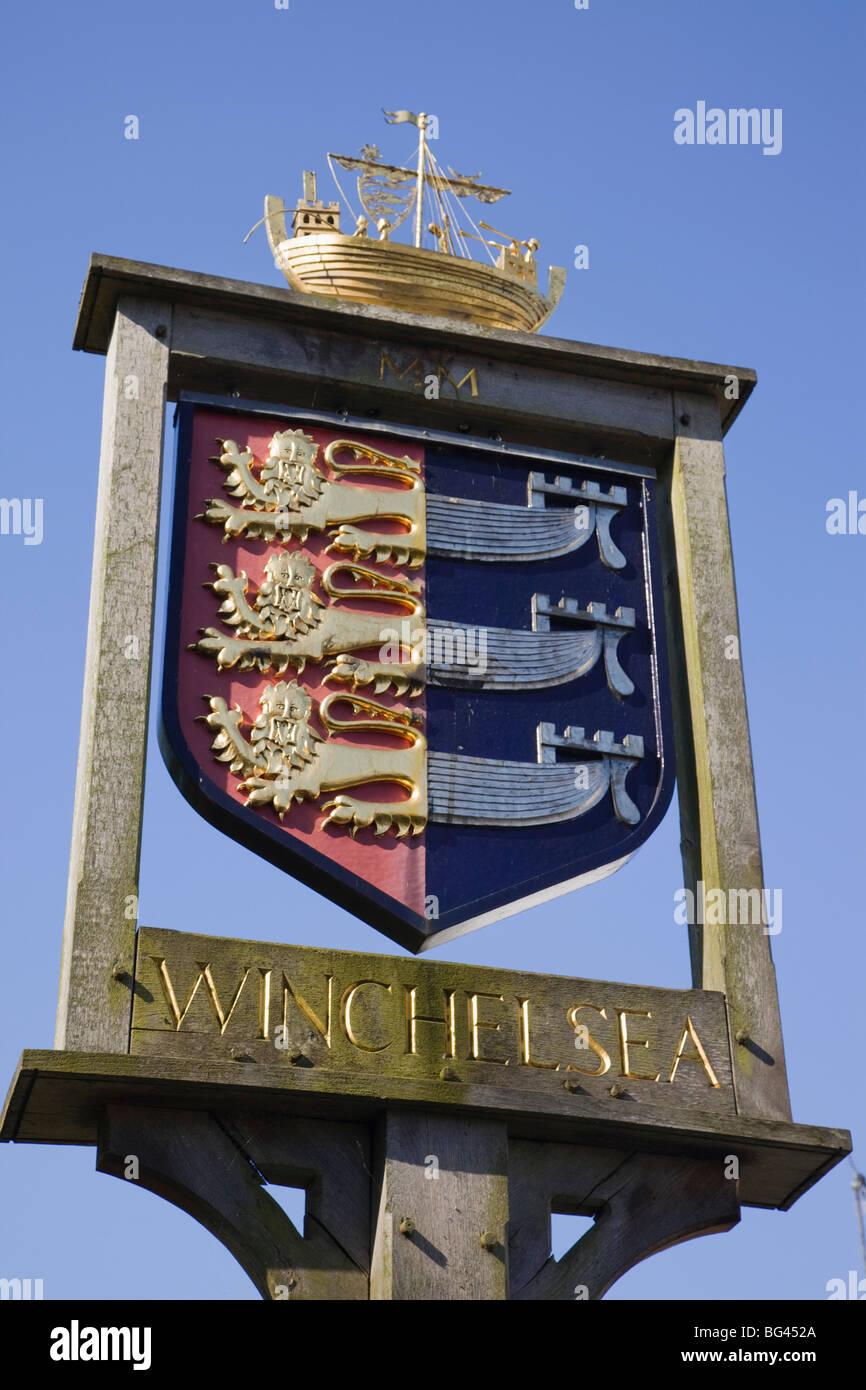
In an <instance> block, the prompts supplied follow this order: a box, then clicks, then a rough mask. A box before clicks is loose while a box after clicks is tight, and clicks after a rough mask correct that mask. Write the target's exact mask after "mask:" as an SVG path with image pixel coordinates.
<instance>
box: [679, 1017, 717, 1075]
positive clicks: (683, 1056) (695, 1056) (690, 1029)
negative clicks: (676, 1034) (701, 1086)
mask: <svg viewBox="0 0 866 1390" xmlns="http://www.w3.org/2000/svg"><path fill="white" fill-rule="evenodd" d="M689 1038H691V1040H692V1042H693V1043H694V1045H695V1051H694V1052H683V1047H684V1046H685V1043H686V1041H687V1039H689ZM680 1062H700V1064H701V1066H702V1067H703V1069H704V1071H705V1072H706V1073H707V1076H708V1077H709V1080H710V1085H711V1086H716V1087H718V1086H719V1082H718V1081H717V1079H716V1073H715V1072H714V1071H713V1069H712V1067H711V1066H710V1059H709V1057H708V1056H707V1054H706V1052H705V1051H704V1045H703V1043H702V1042H701V1040H700V1038H699V1037H698V1032H697V1029H696V1028H695V1025H694V1024H693V1023H692V1020H691V1019H690V1018H689V1017H686V1026H685V1028H684V1029H683V1035H682V1037H681V1038H680V1041H679V1044H678V1046H677V1055H676V1056H675V1057H674V1064H673V1066H672V1067H671V1074H670V1076H669V1077H668V1081H670V1083H671V1085H673V1080H674V1077H675V1076H676V1074H677V1067H678V1066H679V1064H680Z"/></svg>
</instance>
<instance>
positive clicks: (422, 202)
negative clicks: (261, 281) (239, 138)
mask: <svg viewBox="0 0 866 1390" xmlns="http://www.w3.org/2000/svg"><path fill="white" fill-rule="evenodd" d="M385 118H386V120H387V121H388V123H389V124H390V125H397V124H402V123H405V122H408V123H411V124H413V125H415V126H417V128H418V135H419V140H418V151H417V165H416V166H415V167H414V168H404V167H401V166H400V165H393V164H386V163H385V162H384V161H383V159H382V158H381V156H380V153H379V148H378V146H376V145H365V146H364V147H363V148H362V150H361V153H360V156H349V155H338V154H329V155H328V165H329V167H330V170H331V173H332V175H333V177H334V181H335V183H336V186H337V190H338V192H339V193H340V194H341V196H342V197H343V201H344V202H345V203H346V205H347V208H349V209H350V210H351V203H350V200H349V199H348V198H347V197H346V195H345V193H343V190H342V188H341V187H340V183H339V178H338V175H337V172H336V169H335V165H336V166H337V167H339V168H340V169H342V170H344V171H347V172H351V173H355V174H357V192H358V199H359V201H360V205H361V207H362V209H363V212H361V213H357V214H356V213H354V212H352V213H351V215H352V216H353V217H354V221H355V226H354V230H352V231H350V232H349V231H344V230H341V226H340V219H341V207H340V203H339V202H328V203H325V202H321V201H319V199H318V198H317V191H316V175H315V174H314V173H310V172H307V173H305V174H304V185H303V197H302V198H301V199H300V200H299V201H298V204H297V206H296V207H295V209H294V211H293V212H292V223H291V233H290V232H289V230H288V227H287V225H286V212H287V210H286V207H285V204H284V202H283V200H282V198H277V197H274V196H272V195H269V196H268V197H267V198H266V199H265V215H264V218H263V219H262V221H263V222H264V224H265V226H266V228H267V233H268V239H269V241H270V245H271V250H272V251H273V255H274V260H275V262H276V264H277V266H278V267H279V269H280V270H281V271H282V272H283V274H284V275H285V277H286V279H287V280H288V282H289V284H290V285H291V287H292V289H295V290H302V291H304V292H305V293H307V294H316V295H326V296H329V297H332V298H335V299H345V300H351V301H353V302H355V303H360V304H378V305H381V306H383V307H386V308H389V309H402V310H405V311H406V312H408V313H412V314H432V315H436V316H437V317H441V318H450V319H457V320H461V321H463V322H469V323H477V324H482V325H484V326H486V327H488V328H511V329H518V330H520V331H522V332H525V333H533V332H535V331H536V330H537V329H539V328H540V327H541V326H542V324H543V323H545V322H546V320H547V319H548V318H549V317H550V315H551V314H552V313H553V310H554V309H555V308H556V305H557V304H558V302H559V298H560V296H561V294H562V290H563V286H564V284H565V271H564V270H563V269H562V268H561V267H559V266H551V267H550V269H549V272H548V287H547V294H546V295H544V294H542V293H541V291H540V289H539V288H538V266H537V264H536V261H535V253H536V251H537V250H538V242H537V241H536V240H535V239H534V238H531V239H529V240H527V241H519V240H517V239H516V238H514V237H510V236H508V235H507V234H506V233H503V232H498V231H497V230H496V228H494V227H491V226H490V225H489V224H488V223H486V222H479V223H478V224H477V225H476V224H475V223H474V222H473V221H472V218H471V217H470V216H469V215H468V212H467V211H466V209H465V206H464V204H465V202H466V200H467V199H475V200H477V201H479V202H481V203H486V204H490V203H497V202H499V200H500V198H505V197H507V196H508V192H509V190H508V189H506V188H491V187H487V186H486V185H484V184H482V183H481V182H480V178H481V176H480V174H474V175H460V174H457V173H455V172H454V170H453V169H449V170H448V171H447V173H446V172H444V171H443V170H442V169H441V167H440V166H439V164H438V161H437V160H436V159H435V158H434V156H433V154H432V152H431V150H430V146H429V142H428V128H429V125H430V123H431V122H432V121H433V120H434V119H435V118H433V117H429V116H427V115H426V114H425V113H424V112H422V113H421V114H420V115H415V113H414V112H412V111H386V112H385ZM413 159H414V156H413ZM404 223H409V225H410V226H411V228H412V241H411V243H406V242H402V241H397V240H395V239H394V236H393V234H394V233H395V232H396V231H397V230H398V228H400V227H401V226H402V225H403V224H404ZM467 223H468V224H469V227H470V228H472V229H474V230H467V227H466V225H465V224H467ZM260 225H261V223H257V224H256V226H260ZM253 230H255V229H253ZM482 231H486V232H492V233H494V235H495V236H496V237H499V238H502V240H501V241H499V240H497V241H493V240H491V239H490V238H489V237H485V236H483V235H482ZM425 233H426V236H427V238H428V245H426V246H425V245H424V237H425ZM474 249H480V251H481V254H482V255H486V257H487V260H486V262H485V261H482V260H478V259H476V258H475V257H474V256H473V254H472V251H473V250H474Z"/></svg>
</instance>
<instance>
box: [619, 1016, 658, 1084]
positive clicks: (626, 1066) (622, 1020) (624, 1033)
mask: <svg viewBox="0 0 866 1390" xmlns="http://www.w3.org/2000/svg"><path fill="white" fill-rule="evenodd" d="M616 1012H617V1018H618V1019H619V1046H620V1055H621V1061H622V1074H623V1076H630V1077H631V1079H632V1080H633V1081H658V1079H659V1077H660V1076H661V1072H656V1074H655V1076H646V1075H645V1074H644V1073H643V1072H639V1071H632V1070H631V1065H630V1062H629V1055H628V1050H629V1047H649V1043H648V1042H647V1040H646V1038H630V1037H629V1035H628V1023H627V1022H626V1020H627V1018H628V1015H629V1014H631V1015H632V1016H633V1017H634V1018H652V1014H651V1013H650V1011H649V1009H617V1011H616Z"/></svg>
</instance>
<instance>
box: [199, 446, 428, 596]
mask: <svg viewBox="0 0 866 1390" xmlns="http://www.w3.org/2000/svg"><path fill="white" fill-rule="evenodd" d="M216 442H217V444H219V446H220V449H221V452H220V454H218V455H217V456H216V457H214V458H212V459H211V462H212V463H218V464H219V465H220V467H221V468H224V469H225V470H226V472H227V473H228V477H227V479H226V483H225V486H226V490H227V491H228V492H229V494H230V495H231V496H232V497H238V498H240V499H241V504H240V506H239V507H234V506H232V505H231V504H230V503H229V502H226V501H225V500H224V499H222V498H208V499H207V500H206V501H205V503H204V508H205V510H204V512H203V513H201V516H202V517H203V518H204V520H205V521H210V522H212V523H213V524H214V525H217V526H222V528H223V532H224V534H223V540H224V541H227V540H229V539H230V538H231V537H232V536H239V535H243V534H246V535H247V536H249V537H250V538H251V539H255V538H257V537H262V538H263V539H265V540H282V541H286V540H289V539H290V538H292V537H296V538H298V539H299V540H301V541H304V540H306V538H307V535H308V533H309V532H310V531H329V532H331V534H332V539H331V543H330V545H329V546H328V549H329V550H334V551H340V552H343V553H345V554H351V555H353V556H354V558H355V559H356V560H357V559H361V558H362V557H368V558H373V559H375V560H379V561H388V562H390V563H391V564H395V565H409V567H410V568H412V569H416V568H417V567H418V566H419V565H421V564H423V563H424V555H425V553H426V509H425V494H424V484H423V482H422V481H421V478H420V476H419V474H420V465H419V464H417V463H416V462H415V461H414V459H410V458H409V457H408V456H407V457H404V458H395V457H394V456H393V455H391V454H385V453H382V451H381V450H379V449H374V448H371V447H370V446H369V445H366V444H359V443H356V442H355V441H354V440H351V439H335V440H334V441H333V442H332V443H330V444H329V445H328V447H327V448H326V450H325V462H326V464H327V465H328V466H329V468H331V469H332V470H333V472H334V473H336V474H338V475H346V476H350V475H354V474H369V473H372V474H375V475H377V476H379V477H383V478H389V479H392V480H395V481H397V482H400V483H405V484H406V486H405V487H401V488H372V487H361V486H358V485H357V484H353V483H345V482H343V481H342V480H341V477H340V476H338V477H337V478H336V479H333V480H332V479H330V478H328V477H326V476H325V474H324V473H322V472H321V471H320V469H319V468H318V467H317V466H316V456H317V454H318V450H319V446H318V444H316V443H315V441H314V440H313V439H311V438H310V436H309V435H308V434H304V432H303V430H278V431H277V432H276V434H275V435H274V436H273V438H272V440H271V444H270V449H269V451H268V458H267V461H266V462H265V463H263V464H262V465H261V468H260V472H259V476H258V477H256V475H255V473H254V472H253V465H254V464H255V458H254V457H253V454H252V452H251V450H250V449H244V450H240V449H239V448H238V446H237V444H236V443H235V441H234V440H233V439H218V440H217V441H216ZM347 452H348V453H350V454H351V455H352V457H353V458H354V459H355V460H358V459H362V460H364V462H361V463H358V462H355V463H348V462H344V461H343V458H342V455H344V454H345V453H347ZM385 519H387V520H388V521H396V522H399V523H400V524H401V525H403V526H405V527H406V530H405V531H403V532H399V533H394V534H389V533H388V532H382V531H376V530H367V529H362V528H360V527H358V526H357V525H355V524H354V523H356V522H361V521H363V522H373V521H377V520H385Z"/></svg>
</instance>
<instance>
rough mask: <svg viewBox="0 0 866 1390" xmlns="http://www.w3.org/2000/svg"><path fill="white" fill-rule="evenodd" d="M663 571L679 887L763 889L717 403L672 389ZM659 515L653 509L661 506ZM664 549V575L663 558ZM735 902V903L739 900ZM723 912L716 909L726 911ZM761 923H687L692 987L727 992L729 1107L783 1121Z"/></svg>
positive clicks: (781, 1057)
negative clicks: (733, 1103)
mask: <svg viewBox="0 0 866 1390" xmlns="http://www.w3.org/2000/svg"><path fill="white" fill-rule="evenodd" d="M673 401H674V420H675V430H676V440H675V443H674V449H673V461H672V470H671V476H670V480H669V485H670V494H669V496H670V522H669V535H670V531H671V530H672V535H673V546H674V554H675V574H676V579H675V580H674V583H673V584H672V583H671V582H670V572H669V574H668V575H667V576H666V580H667V581H668V582H667V583H666V589H667V592H668V600H669V609H668V617H669V630H670V631H671V633H672V639H673V641H672V645H673V652H672V660H671V670H672V673H673V682H672V694H673V700H674V724H675V730H676V754H677V769H678V786H679V799H680V822H681V826H682V850H683V866H684V871H685V883H686V887H687V888H689V889H690V890H691V891H692V893H694V894H695V902H697V901H698V883H699V882H702V883H703V885H704V891H705V893H709V892H710V891H711V890H712V889H721V890H722V891H723V893H724V895H725V902H726V903H728V904H730V903H731V901H732V899H731V896H730V892H731V890H739V891H741V892H743V891H745V892H746V893H750V892H751V893H755V892H757V893H761V891H762V890H763V887H764V880H763V871H762V863H761V842H760V836H759V832H758V812H757V805H756V800H755V782H754V770H753V767H752V751H751V743H750V739H749V723H748V716H747V713H746V695H745V687H744V683H743V668H742V661H741V659H740V635H739V620H738V616H737V596H736V589H735V585H734V568H733V557H732V552H731V536H730V527H729V524H728V508H727V498H726V494H725V461H724V450H723V448H722V437H721V425H720V421H719V414H718V408H717V406H716V405H715V403H714V402H713V401H712V400H709V399H708V398H707V397H705V396H699V395H694V394H682V393H678V392H675V393H674V396H673ZM661 510H662V511H664V509H661ZM671 558H673V557H671V556H670V555H669V571H670V560H671ZM738 901H739V900H738ZM726 916H727V914H726ZM766 925H767V924H766V923H764V925H763V926H762V925H761V924H755V925H736V924H734V925H732V924H731V923H730V919H729V916H728V920H727V921H726V923H725V924H724V925H718V926H716V925H713V924H711V923H709V924H707V923H705V924H704V925H703V927H702V928H701V926H700V925H699V924H694V925H693V926H692V931H691V940H692V967H693V982H694V985H695V987H696V988H703V989H713V990H722V991H723V992H724V994H725V996H726V998H727V1005H728V1017H729V1022H730V1030H731V1044H732V1056H733V1060H734V1085H735V1090H736V1096H737V1107H738V1110H739V1112H740V1114H742V1115H761V1116H765V1117H767V1118H772V1119H783V1120H784V1119H789V1118H790V1115H791V1108H790V1102H789V1099H788V1084H787V1077H786V1072H785V1054H784V1049H783V1045H782V1026H781V1019H780V1015H779V1001H778V994H777V990H776V976H775V970H774V968H773V961H772V956H771V952H770V938H769V935H768V933H767V931H766V930H765V927H766Z"/></svg>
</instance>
